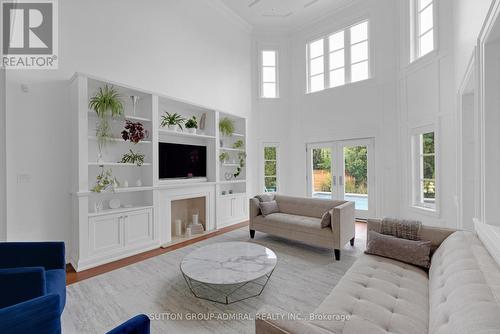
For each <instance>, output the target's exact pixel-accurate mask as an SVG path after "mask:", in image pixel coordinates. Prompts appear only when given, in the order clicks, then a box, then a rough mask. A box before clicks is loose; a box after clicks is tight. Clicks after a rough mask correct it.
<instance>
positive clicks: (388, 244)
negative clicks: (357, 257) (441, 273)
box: [365, 231, 431, 269]
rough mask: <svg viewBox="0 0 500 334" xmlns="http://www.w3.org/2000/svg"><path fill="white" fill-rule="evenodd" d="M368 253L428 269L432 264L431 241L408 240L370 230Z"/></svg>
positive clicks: (367, 245)
mask: <svg viewBox="0 0 500 334" xmlns="http://www.w3.org/2000/svg"><path fill="white" fill-rule="evenodd" d="M365 253H366V254H373V255H380V256H383V257H388V258H391V259H394V260H398V261H401V262H405V263H408V264H413V265H415V266H419V267H423V268H426V269H428V268H429V267H430V264H431V259H430V253H431V242H430V241H424V240H408V239H401V238H396V237H393V236H390V235H385V234H380V233H377V232H375V231H368V239H367V241H366V251H365Z"/></svg>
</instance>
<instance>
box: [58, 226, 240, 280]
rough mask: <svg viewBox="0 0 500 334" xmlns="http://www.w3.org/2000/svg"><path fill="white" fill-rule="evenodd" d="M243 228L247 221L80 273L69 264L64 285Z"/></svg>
mask: <svg viewBox="0 0 500 334" xmlns="http://www.w3.org/2000/svg"><path fill="white" fill-rule="evenodd" d="M245 226H248V221H245V222H242V223H238V224H234V225H231V226H227V227H223V228H221V229H219V230H215V231H213V232H210V233H208V234H204V235H201V236H199V237H197V238H193V239H190V240H186V241H183V242H179V243H176V244H173V245H172V246H168V247H166V248H161V247H155V248H154V249H152V250H150V251H147V252H142V253H139V254H136V255H132V256H129V257H126V258H123V259H120V260H117V261H113V262H109V263H106V264H103V265H100V266H97V267H94V268H91V269H87V270H83V271H80V272H77V271H76V270H75V268H74V267H73V265H72V264H71V263H69V264H67V265H66V285H70V284H73V283H76V282H80V281H83V280H85V279H88V278H91V277H95V276H98V275H101V274H104V273H107V272H110V271H113V270H116V269H120V268H123V267H126V266H129V265H131V264H134V263H137V262H141V261H144V260H146V259H150V258H152V257H155V256H158V255H162V254H165V253H168V252H171V251H174V250H176V249H179V248H182V247H186V246H189V245H191V244H194V243H196V242H199V241H202V240H206V239H209V238H213V237H215V236H218V235H221V234H224V233H227V232H231V231H234V230H237V229H240V228H242V227H245Z"/></svg>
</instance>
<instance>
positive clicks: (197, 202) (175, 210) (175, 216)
mask: <svg viewBox="0 0 500 334" xmlns="http://www.w3.org/2000/svg"><path fill="white" fill-rule="evenodd" d="M170 205H171V206H170V210H171V213H170V215H171V217H170V221H171V237H172V240H173V241H175V240H178V239H189V238H190V237H194V236H196V235H200V234H203V233H204V232H205V231H206V230H207V224H206V221H207V220H206V197H204V196H203V197H194V198H185V199H178V200H173V201H171V204H170ZM200 225H201V226H200Z"/></svg>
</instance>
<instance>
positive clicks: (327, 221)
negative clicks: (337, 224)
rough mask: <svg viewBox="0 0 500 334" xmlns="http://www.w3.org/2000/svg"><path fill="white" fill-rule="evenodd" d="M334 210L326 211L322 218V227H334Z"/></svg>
mask: <svg viewBox="0 0 500 334" xmlns="http://www.w3.org/2000/svg"><path fill="white" fill-rule="evenodd" d="M331 211H332V210H328V211H326V212H325V213H324V214H323V216H321V227H322V228H326V227H329V226H330V225H332V214H331Z"/></svg>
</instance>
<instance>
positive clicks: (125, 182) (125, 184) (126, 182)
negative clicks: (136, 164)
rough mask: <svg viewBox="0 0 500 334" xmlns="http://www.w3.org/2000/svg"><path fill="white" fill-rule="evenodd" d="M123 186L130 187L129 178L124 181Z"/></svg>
mask: <svg viewBox="0 0 500 334" xmlns="http://www.w3.org/2000/svg"><path fill="white" fill-rule="evenodd" d="M123 188H128V181H127V180H125V181H123Z"/></svg>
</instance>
